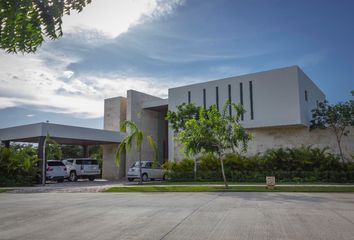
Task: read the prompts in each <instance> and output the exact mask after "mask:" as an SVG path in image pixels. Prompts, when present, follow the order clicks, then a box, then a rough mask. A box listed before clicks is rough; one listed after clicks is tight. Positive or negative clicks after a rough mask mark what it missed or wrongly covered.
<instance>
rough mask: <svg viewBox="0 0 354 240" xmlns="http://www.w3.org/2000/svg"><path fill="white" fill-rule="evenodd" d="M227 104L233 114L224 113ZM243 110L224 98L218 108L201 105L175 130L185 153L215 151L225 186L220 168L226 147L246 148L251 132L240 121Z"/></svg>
mask: <svg viewBox="0 0 354 240" xmlns="http://www.w3.org/2000/svg"><path fill="white" fill-rule="evenodd" d="M229 106H231V107H233V108H234V110H235V114H234V115H231V116H230V114H229V113H228V111H227V110H228V108H229ZM244 112H245V110H244V108H243V106H242V105H241V104H234V103H231V102H229V101H227V102H226V103H225V104H224V106H223V109H222V110H221V112H219V111H218V109H217V107H216V106H215V105H212V106H211V107H210V108H209V109H207V110H206V109H204V108H201V109H200V110H199V114H198V118H193V119H189V120H187V122H186V124H185V129H184V130H182V131H180V132H179V133H178V134H177V139H178V140H179V141H180V142H181V143H182V144H183V145H184V151H185V153H186V155H187V156H188V155H196V154H199V153H210V154H215V155H216V156H217V157H218V160H219V161H220V166H221V173H222V178H223V181H224V184H225V187H226V188H228V183H227V179H226V175H225V170H224V157H225V155H226V154H227V152H228V151H230V150H232V152H237V151H238V150H240V151H242V152H244V151H246V150H247V146H248V141H250V139H251V135H250V134H248V133H247V132H246V131H245V129H244V128H243V127H242V126H241V124H240V118H241V115H242V114H243V113H244Z"/></svg>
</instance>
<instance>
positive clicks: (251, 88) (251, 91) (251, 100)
mask: <svg viewBox="0 0 354 240" xmlns="http://www.w3.org/2000/svg"><path fill="white" fill-rule="evenodd" d="M249 85H250V108H251V120H253V118H254V116H253V85H252V81H250V82H249Z"/></svg>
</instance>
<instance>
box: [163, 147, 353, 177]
mask: <svg viewBox="0 0 354 240" xmlns="http://www.w3.org/2000/svg"><path fill="white" fill-rule="evenodd" d="M194 164H195V161H194V160H191V159H185V160H182V161H168V162H166V163H164V165H163V167H164V168H165V169H167V170H169V175H170V179H171V180H172V181H193V180H195V176H194V171H193V169H194ZM224 165H225V172H226V176H227V178H228V180H230V181H236V182H264V181H265V177H266V176H270V175H271V176H275V177H276V179H277V181H278V182H338V183H339V182H342V183H344V182H354V163H353V161H350V160H349V161H346V162H342V161H341V160H340V158H339V157H338V155H335V154H332V153H331V152H329V151H328V149H319V148H313V147H311V146H302V147H299V148H277V149H271V150H268V151H266V152H265V153H263V154H256V155H253V156H241V155H239V154H235V153H230V154H228V155H226V156H225V158H224ZM196 180H198V181H221V180H222V178H221V172H220V161H219V159H217V157H216V156H214V155H203V156H201V157H199V158H197V176H196Z"/></svg>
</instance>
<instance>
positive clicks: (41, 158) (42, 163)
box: [37, 137, 46, 184]
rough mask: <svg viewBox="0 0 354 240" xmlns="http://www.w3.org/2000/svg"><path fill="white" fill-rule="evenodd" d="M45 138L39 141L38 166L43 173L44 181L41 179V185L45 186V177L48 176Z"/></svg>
mask: <svg viewBox="0 0 354 240" xmlns="http://www.w3.org/2000/svg"><path fill="white" fill-rule="evenodd" d="M45 138H46V137H39V140H38V149H37V151H38V158H39V163H40V165H39V166H38V167H39V169H40V171H41V175H42V179H41V183H42V184H45V176H46V171H45V170H46V167H45V164H46V163H45V157H44V152H43V150H44V144H45Z"/></svg>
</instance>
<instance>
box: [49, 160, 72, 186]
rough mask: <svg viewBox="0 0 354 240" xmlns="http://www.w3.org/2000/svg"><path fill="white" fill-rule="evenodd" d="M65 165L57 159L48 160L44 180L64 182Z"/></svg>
mask: <svg viewBox="0 0 354 240" xmlns="http://www.w3.org/2000/svg"><path fill="white" fill-rule="evenodd" d="M66 175H67V173H66V167H65V165H64V164H63V163H62V162H61V161H59V160H48V161H47V168H46V180H53V181H57V182H64V179H65V177H66Z"/></svg>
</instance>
